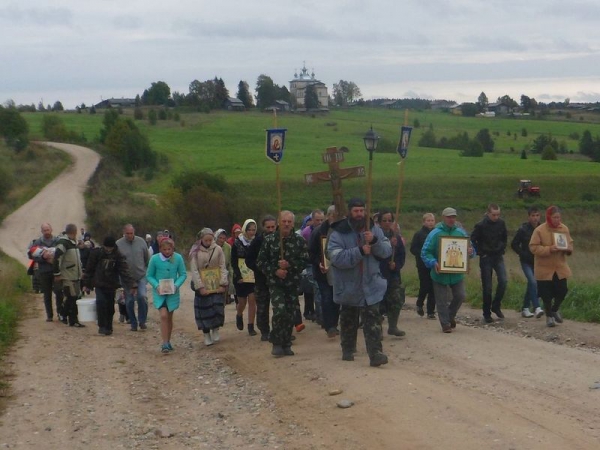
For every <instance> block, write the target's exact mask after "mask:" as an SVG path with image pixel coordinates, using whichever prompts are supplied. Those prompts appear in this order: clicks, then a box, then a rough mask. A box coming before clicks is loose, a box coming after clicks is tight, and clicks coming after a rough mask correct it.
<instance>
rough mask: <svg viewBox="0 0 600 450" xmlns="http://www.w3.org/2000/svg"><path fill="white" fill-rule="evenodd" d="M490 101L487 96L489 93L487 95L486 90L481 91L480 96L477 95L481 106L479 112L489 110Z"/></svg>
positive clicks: (478, 103) (478, 104)
mask: <svg viewBox="0 0 600 450" xmlns="http://www.w3.org/2000/svg"><path fill="white" fill-rule="evenodd" d="M488 104H489V101H488V98H487V95H485V92H483V91H482V92H481V94H479V97H477V106H478V107H479V112H484V111H486V110H487V107H488Z"/></svg>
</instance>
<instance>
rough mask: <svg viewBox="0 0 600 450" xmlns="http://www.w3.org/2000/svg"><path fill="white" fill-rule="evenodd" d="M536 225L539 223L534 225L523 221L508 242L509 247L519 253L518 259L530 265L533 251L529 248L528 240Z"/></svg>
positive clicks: (531, 264)
mask: <svg viewBox="0 0 600 450" xmlns="http://www.w3.org/2000/svg"><path fill="white" fill-rule="evenodd" d="M538 226H539V224H538V225H536V226H535V227H534V226H532V225H531V224H530V223H529V222H523V223H522V224H521V226H520V227H519V229H518V230H517V233H516V234H515V237H514V238H513V240H512V242H511V243H510V248H512V249H513V250H514V251H515V252H516V253H517V255H519V260H520V261H521V262H524V263H525V264H529V265H530V266H533V253H531V250H529V241H530V240H531V235H532V234H533V230H535V229H536V228H537V227H538Z"/></svg>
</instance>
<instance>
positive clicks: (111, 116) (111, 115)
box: [90, 108, 119, 144]
mask: <svg viewBox="0 0 600 450" xmlns="http://www.w3.org/2000/svg"><path fill="white" fill-rule="evenodd" d="M90 113H91V111H90ZM93 114H96V110H95V109H94V113H93ZM118 121H119V113H118V111H117V110H115V109H112V108H109V109H107V110H106V111H105V112H104V119H102V124H103V125H104V127H103V128H102V129H101V130H100V142H101V143H102V144H104V143H105V142H106V136H108V134H109V133H110V130H111V129H112V127H114V126H115V124H116V123H117V122H118Z"/></svg>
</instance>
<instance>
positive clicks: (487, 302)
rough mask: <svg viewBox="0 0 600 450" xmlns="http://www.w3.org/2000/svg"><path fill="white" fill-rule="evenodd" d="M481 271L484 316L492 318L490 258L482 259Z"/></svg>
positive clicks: (484, 257)
mask: <svg viewBox="0 0 600 450" xmlns="http://www.w3.org/2000/svg"><path fill="white" fill-rule="evenodd" d="M479 269H480V270H481V290H482V291H483V315H484V316H485V317H490V316H491V315H492V261H491V259H490V257H489V256H482V257H480V259H479ZM438 314H439V310H438Z"/></svg>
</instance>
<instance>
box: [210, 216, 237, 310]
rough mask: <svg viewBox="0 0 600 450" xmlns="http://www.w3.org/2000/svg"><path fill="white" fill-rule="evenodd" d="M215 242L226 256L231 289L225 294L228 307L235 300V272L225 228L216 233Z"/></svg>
mask: <svg viewBox="0 0 600 450" xmlns="http://www.w3.org/2000/svg"><path fill="white" fill-rule="evenodd" d="M215 242H216V243H217V245H218V246H219V247H221V249H222V250H223V254H224V255H225V267H227V278H228V280H229V287H228V288H227V292H225V304H227V305H228V304H230V303H232V302H233V299H234V298H235V287H234V286H233V270H232V269H231V245H229V244H228V243H227V231H225V230H224V229H223V228H219V229H218V230H217V231H215Z"/></svg>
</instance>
